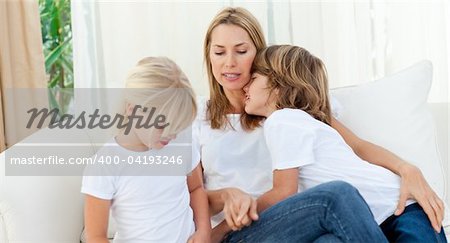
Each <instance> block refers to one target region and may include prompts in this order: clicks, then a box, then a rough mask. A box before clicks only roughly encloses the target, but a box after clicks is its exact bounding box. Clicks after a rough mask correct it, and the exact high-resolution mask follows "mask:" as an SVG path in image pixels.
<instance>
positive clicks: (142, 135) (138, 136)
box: [127, 104, 176, 149]
mask: <svg viewBox="0 0 450 243" xmlns="http://www.w3.org/2000/svg"><path fill="white" fill-rule="evenodd" d="M133 109H134V105H131V104H128V105H127V115H131V113H132V112H133ZM135 115H136V116H141V117H143V119H142V121H143V122H145V121H146V120H147V117H148V116H149V115H150V112H149V111H146V112H143V111H142V109H138V110H137V111H136V114H135ZM163 131H164V129H157V128H155V127H152V128H150V129H146V128H136V127H135V126H132V132H133V133H134V135H132V136H130V137H132V138H133V139H132V140H133V141H128V142H130V144H134V145H136V146H138V147H141V148H144V149H146V148H147V149H161V148H163V147H164V146H166V145H167V144H169V142H170V141H171V140H173V139H175V138H176V134H170V135H168V136H165V137H162V134H163Z"/></svg>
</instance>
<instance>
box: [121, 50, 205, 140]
mask: <svg viewBox="0 0 450 243" xmlns="http://www.w3.org/2000/svg"><path fill="white" fill-rule="evenodd" d="M125 88H126V89H125V97H124V101H125V102H126V103H128V104H132V105H141V106H142V107H148V108H156V112H155V116H156V115H159V114H161V115H164V116H165V117H166V122H168V123H169V125H168V126H167V127H165V128H164V131H163V133H162V135H161V136H163V137H164V136H167V135H171V134H177V133H179V132H180V131H182V130H183V129H185V128H187V127H188V126H189V125H190V124H191V123H192V121H193V120H194V119H195V117H196V114H197V105H196V102H195V99H196V98H195V93H194V90H193V89H192V87H191V85H190V83H189V80H188V78H187V77H186V75H185V74H184V73H183V71H182V70H181V69H180V68H179V67H178V65H177V64H175V62H173V61H172V60H170V59H169V58H167V57H146V58H144V59H142V60H140V61H139V62H138V63H137V65H136V66H135V67H133V68H132V69H131V70H130V71H129V74H128V77H127V78H126V84H125Z"/></svg>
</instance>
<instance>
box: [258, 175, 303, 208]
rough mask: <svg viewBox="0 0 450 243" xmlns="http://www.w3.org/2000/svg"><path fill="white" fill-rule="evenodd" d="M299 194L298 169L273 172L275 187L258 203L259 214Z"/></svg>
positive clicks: (259, 199) (262, 196)
mask: <svg viewBox="0 0 450 243" xmlns="http://www.w3.org/2000/svg"><path fill="white" fill-rule="evenodd" d="M297 192H298V168H291V169H285V170H274V171H273V187H272V189H270V190H269V191H267V192H266V193H264V194H263V195H261V196H260V197H259V198H258V200H257V202H258V208H257V210H258V213H260V212H262V211H264V210H266V209H267V208H269V207H271V206H272V205H274V204H276V203H278V202H280V201H282V200H284V199H286V198H288V197H289V196H292V195H294V194H296V193H297Z"/></svg>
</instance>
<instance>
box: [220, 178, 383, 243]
mask: <svg viewBox="0 0 450 243" xmlns="http://www.w3.org/2000/svg"><path fill="white" fill-rule="evenodd" d="M326 234H332V235H334V236H335V237H336V238H337V239H339V240H340V241H342V242H387V241H386V238H385V237H384V235H383V233H382V231H381V229H380V228H379V227H378V225H377V223H376V222H375V220H374V218H373V215H372V213H371V212H370V209H369V207H368V206H367V204H366V202H365V201H364V199H363V198H362V197H361V195H360V194H359V192H358V190H356V188H354V187H353V186H351V185H350V184H348V183H345V182H341V181H333V182H329V183H324V184H322V185H319V186H316V187H314V188H311V189H309V190H306V191H304V192H302V193H298V194H296V195H294V196H292V197H290V198H287V199H286V200H283V201H282V202H280V203H278V204H276V205H273V206H272V207H270V208H268V209H267V210H265V211H264V212H262V213H261V214H260V218H259V220H258V221H255V222H253V223H252V224H251V225H250V226H248V227H245V228H243V229H242V230H240V231H235V232H231V233H230V234H229V235H228V236H227V237H226V238H225V239H224V242H258V243H259V242H313V241H315V240H317V239H319V238H320V237H321V236H322V235H326Z"/></svg>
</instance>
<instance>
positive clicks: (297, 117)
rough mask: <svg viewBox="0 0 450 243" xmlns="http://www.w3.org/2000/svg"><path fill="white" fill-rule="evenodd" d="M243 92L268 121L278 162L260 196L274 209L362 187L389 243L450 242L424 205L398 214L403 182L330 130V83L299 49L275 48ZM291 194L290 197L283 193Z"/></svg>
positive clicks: (248, 106) (250, 107) (248, 107)
mask: <svg viewBox="0 0 450 243" xmlns="http://www.w3.org/2000/svg"><path fill="white" fill-rule="evenodd" d="M252 72H253V75H252V78H251V81H250V82H249V84H247V85H246V86H245V87H244V91H245V92H246V99H245V111H246V112H247V113H248V114H253V115H257V116H262V117H266V119H265V121H264V135H265V140H266V144H267V147H268V148H269V151H270V155H271V158H272V169H273V185H276V187H275V186H274V187H273V188H272V189H271V190H269V191H268V192H266V193H265V194H264V195H262V196H261V197H260V201H261V202H262V203H261V204H263V205H272V204H275V203H277V202H278V201H281V200H283V199H285V198H287V197H288V196H291V195H293V194H295V193H296V192H297V191H298V192H301V191H304V190H308V189H310V188H313V187H315V186H317V185H320V184H322V183H326V182H329V181H331V180H343V181H346V182H348V183H350V184H352V185H353V186H355V187H356V188H357V189H358V191H359V192H360V193H361V195H362V197H363V198H364V200H365V201H366V202H367V204H368V205H369V207H370V209H371V212H372V213H373V216H374V218H375V220H376V221H377V223H378V224H379V225H380V226H381V228H382V230H383V232H384V234H385V235H386V237H387V238H388V240H389V242H446V238H445V235H444V232H443V230H442V228H441V232H440V234H436V233H435V231H434V229H433V227H432V225H431V223H430V221H429V220H428V218H427V215H426V214H425V212H424V211H423V209H422V207H420V205H419V204H418V203H417V202H415V201H413V200H408V201H407V205H408V206H407V207H406V209H405V211H404V212H403V213H402V214H401V215H399V216H396V215H394V211H395V209H396V205H397V201H398V198H399V197H400V178H399V176H398V175H396V174H394V173H392V172H391V171H389V170H387V169H385V168H383V167H380V166H377V165H373V164H370V163H367V162H366V161H364V160H362V159H360V158H359V157H358V156H356V154H355V153H354V152H353V151H352V149H351V148H350V147H349V146H348V145H347V144H346V143H345V141H344V139H343V138H342V137H341V136H340V135H339V133H338V132H337V131H336V130H334V129H333V128H331V127H330V123H331V111H330V102H329V98H328V79H327V75H326V70H325V66H324V64H323V63H322V61H321V60H320V59H319V58H317V57H315V56H313V55H311V54H310V53H309V52H308V51H307V50H305V49H303V48H301V47H297V46H289V45H282V46H271V47H268V48H265V49H263V50H261V51H260V52H259V53H258V54H257V56H256V58H255V61H254V62H253V68H252ZM285 191H289V192H291V193H287V194H286V193H284V192H285Z"/></svg>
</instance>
